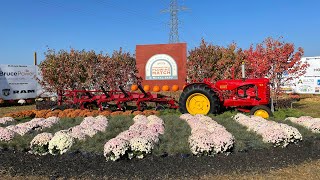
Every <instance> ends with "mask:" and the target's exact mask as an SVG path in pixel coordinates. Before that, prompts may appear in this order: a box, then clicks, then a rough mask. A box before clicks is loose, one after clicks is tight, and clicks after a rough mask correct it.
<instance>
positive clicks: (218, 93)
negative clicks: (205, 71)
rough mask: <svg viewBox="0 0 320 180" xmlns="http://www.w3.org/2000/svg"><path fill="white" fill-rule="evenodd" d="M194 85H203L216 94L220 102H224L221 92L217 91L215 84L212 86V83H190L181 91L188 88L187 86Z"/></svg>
mask: <svg viewBox="0 0 320 180" xmlns="http://www.w3.org/2000/svg"><path fill="white" fill-rule="evenodd" d="M194 84H199V85H201V84H203V85H205V86H207V87H209V88H211V89H212V90H213V91H214V92H215V93H216V94H217V96H218V97H219V100H220V102H223V101H224V98H223V94H222V91H221V90H219V89H217V88H216V87H215V84H213V83H209V82H195V83H190V84H187V85H185V87H184V88H183V90H184V89H185V88H187V87H189V86H192V85H194Z"/></svg>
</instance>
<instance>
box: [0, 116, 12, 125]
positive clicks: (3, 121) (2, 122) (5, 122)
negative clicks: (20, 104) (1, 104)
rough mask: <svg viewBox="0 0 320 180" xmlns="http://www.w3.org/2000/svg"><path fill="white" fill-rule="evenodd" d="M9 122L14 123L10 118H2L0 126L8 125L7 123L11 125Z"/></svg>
mask: <svg viewBox="0 0 320 180" xmlns="http://www.w3.org/2000/svg"><path fill="white" fill-rule="evenodd" d="M11 122H15V120H14V119H13V118H12V117H3V118H0V124H5V125H6V124H8V123H11Z"/></svg>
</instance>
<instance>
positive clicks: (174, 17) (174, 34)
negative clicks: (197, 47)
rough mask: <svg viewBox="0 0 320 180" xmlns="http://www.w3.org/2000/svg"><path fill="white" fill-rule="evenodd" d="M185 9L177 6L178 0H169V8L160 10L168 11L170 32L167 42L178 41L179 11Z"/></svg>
mask: <svg viewBox="0 0 320 180" xmlns="http://www.w3.org/2000/svg"><path fill="white" fill-rule="evenodd" d="M184 10H187V8H186V7H179V6H178V0H170V7H169V9H165V10H163V11H162V12H164V13H170V22H169V25H170V34H169V43H170V44H171V43H178V42H179V19H178V13H179V11H184Z"/></svg>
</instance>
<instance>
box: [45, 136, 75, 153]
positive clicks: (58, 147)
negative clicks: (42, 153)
mask: <svg viewBox="0 0 320 180" xmlns="http://www.w3.org/2000/svg"><path fill="white" fill-rule="evenodd" d="M72 144H73V138H72V137H71V136H70V135H69V134H68V133H65V132H60V133H56V134H55V135H54V137H53V138H52V139H51V141H50V142H49V153H50V154H53V155H57V154H63V153H65V152H67V151H68V150H69V149H70V148H71V146H72Z"/></svg>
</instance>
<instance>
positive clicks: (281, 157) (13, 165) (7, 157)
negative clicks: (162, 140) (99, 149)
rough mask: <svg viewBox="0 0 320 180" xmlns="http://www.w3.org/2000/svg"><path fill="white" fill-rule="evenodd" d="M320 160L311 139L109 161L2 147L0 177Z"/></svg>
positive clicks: (237, 168)
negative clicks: (211, 153)
mask: <svg viewBox="0 0 320 180" xmlns="http://www.w3.org/2000/svg"><path fill="white" fill-rule="evenodd" d="M316 159H320V139H308V140H304V141H302V142H300V143H298V144H291V145H289V146H288V147H286V148H279V147H278V148H271V149H261V150H249V151H247V152H234V153H231V154H229V155H224V154H220V155H217V156H215V157H195V156H191V155H183V154H177V155H174V156H165V155H163V156H147V157H146V158H144V159H133V160H120V161H117V162H109V161H108V162H106V161H105V158H104V157H103V155H102V154H93V153H86V152H80V151H76V152H71V153H67V154H63V155H61V156H51V155H46V156H35V155H32V154H29V153H27V152H21V151H14V150H8V149H1V150H0V176H1V173H2V175H9V176H21V175H22V176H47V177H49V178H51V179H55V178H71V177H72V178H94V179H99V178H120V179H124V178H125V179H127V178H139V179H163V178H187V177H199V176H202V175H208V174H226V173H231V172H240V173H242V172H251V171H257V172H264V171H269V170H272V169H277V168H281V167H286V166H288V165H296V164H300V163H302V162H305V161H309V160H316Z"/></svg>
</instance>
